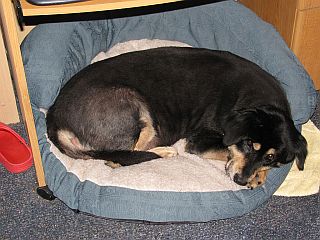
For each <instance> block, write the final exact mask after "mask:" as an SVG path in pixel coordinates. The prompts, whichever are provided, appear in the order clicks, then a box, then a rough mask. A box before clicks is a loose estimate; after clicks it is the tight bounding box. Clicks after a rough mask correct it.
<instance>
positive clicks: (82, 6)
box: [21, 0, 183, 17]
mask: <svg viewBox="0 0 320 240" xmlns="http://www.w3.org/2000/svg"><path fill="white" fill-rule="evenodd" d="M179 1H183V0H90V1H85V2H77V3H69V4H63V5H48V6H37V5H33V4H30V3H28V2H27V1H26V0H21V7H22V11H23V15H24V16H25V17H27V16H39V15H56V14H70V13H85V12H98V11H106V10H116V9H124V8H134V7H144V6H151V5H158V4H164V3H173V2H179Z"/></svg>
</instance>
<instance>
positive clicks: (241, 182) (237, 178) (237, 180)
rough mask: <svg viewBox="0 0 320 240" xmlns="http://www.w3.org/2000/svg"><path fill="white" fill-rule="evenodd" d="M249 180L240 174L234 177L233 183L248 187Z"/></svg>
mask: <svg viewBox="0 0 320 240" xmlns="http://www.w3.org/2000/svg"><path fill="white" fill-rule="evenodd" d="M247 180H248V179H247V178H245V177H243V176H241V175H240V174H239V173H236V174H235V175H234V176H233V181H234V182H235V183H237V184H239V185H241V186H245V185H247V183H248V182H247Z"/></svg>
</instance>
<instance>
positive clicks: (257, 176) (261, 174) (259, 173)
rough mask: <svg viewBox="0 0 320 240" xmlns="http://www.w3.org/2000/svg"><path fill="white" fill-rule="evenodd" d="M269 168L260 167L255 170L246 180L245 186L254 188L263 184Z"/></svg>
mask: <svg viewBox="0 0 320 240" xmlns="http://www.w3.org/2000/svg"><path fill="white" fill-rule="evenodd" d="M269 169H270V168H269V167H261V168H259V169H258V170H256V171H255V173H254V174H252V176H251V177H250V179H249V180H248V184H247V187H248V188H251V189H254V188H256V187H259V186H261V185H263V184H264V183H265V182H266V179H267V175H268V171H269Z"/></svg>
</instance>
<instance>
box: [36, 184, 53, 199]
mask: <svg viewBox="0 0 320 240" xmlns="http://www.w3.org/2000/svg"><path fill="white" fill-rule="evenodd" d="M37 193H38V195H39V196H40V197H42V198H44V199H46V200H49V201H52V200H54V199H55V198H56V197H55V196H54V195H53V192H52V191H51V190H50V189H49V188H48V186H47V185H46V186H43V187H38V188H37Z"/></svg>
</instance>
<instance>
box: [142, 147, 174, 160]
mask: <svg viewBox="0 0 320 240" xmlns="http://www.w3.org/2000/svg"><path fill="white" fill-rule="evenodd" d="M148 152H153V153H155V154H157V155H159V156H160V157H162V158H170V157H175V156H177V155H178V152H177V150H176V149H175V148H174V147H156V148H152V149H150V150H148Z"/></svg>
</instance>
